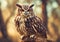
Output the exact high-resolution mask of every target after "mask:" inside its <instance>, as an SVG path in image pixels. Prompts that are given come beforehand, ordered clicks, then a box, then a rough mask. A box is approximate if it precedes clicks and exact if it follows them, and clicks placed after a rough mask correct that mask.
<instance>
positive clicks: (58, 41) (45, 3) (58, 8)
mask: <svg viewBox="0 0 60 42" xmlns="http://www.w3.org/2000/svg"><path fill="white" fill-rule="evenodd" d="M16 3H19V4H34V7H33V10H34V13H35V15H36V16H38V17H40V18H41V19H43V21H44V22H45V24H44V25H46V28H47V39H48V40H51V41H53V42H60V0H0V42H21V40H20V39H19V37H20V35H19V33H18V32H17V31H16V28H15V26H14V17H15V15H16V14H17V7H16Z"/></svg>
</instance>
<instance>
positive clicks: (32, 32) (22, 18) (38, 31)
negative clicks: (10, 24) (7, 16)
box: [14, 4, 47, 39]
mask: <svg viewBox="0 0 60 42" xmlns="http://www.w3.org/2000/svg"><path fill="white" fill-rule="evenodd" d="M16 6H17V7H18V14H17V16H16V17H15V20H14V21H15V26H16V29H17V32H18V33H19V34H20V35H22V39H24V38H25V39H28V38H36V35H39V36H40V37H43V38H46V37H47V36H46V28H45V26H44V25H43V21H42V20H41V19H40V18H39V17H37V16H36V15H35V14H34V11H33V6H34V4H32V5H20V4H16Z"/></svg>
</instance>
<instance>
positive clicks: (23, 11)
mask: <svg viewBox="0 0 60 42" xmlns="http://www.w3.org/2000/svg"><path fill="white" fill-rule="evenodd" d="M16 6H18V14H20V15H21V16H25V17H26V16H32V15H33V8H32V7H33V6H34V4H32V5H19V4H16Z"/></svg>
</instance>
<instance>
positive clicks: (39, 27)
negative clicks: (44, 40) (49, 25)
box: [32, 16, 47, 37]
mask: <svg viewBox="0 0 60 42" xmlns="http://www.w3.org/2000/svg"><path fill="white" fill-rule="evenodd" d="M32 20H33V27H34V29H35V31H36V32H37V33H39V34H40V35H42V36H43V37H47V36H46V28H45V26H44V25H43V23H42V20H41V19H40V18H39V17H37V16H36V17H34V18H33V19H32Z"/></svg>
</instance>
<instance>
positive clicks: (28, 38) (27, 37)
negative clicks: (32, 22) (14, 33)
mask: <svg viewBox="0 0 60 42" xmlns="http://www.w3.org/2000/svg"><path fill="white" fill-rule="evenodd" d="M21 37H22V38H21V39H22V40H23V41H29V42H33V41H35V40H34V35H31V36H30V35H29V36H21Z"/></svg>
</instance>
